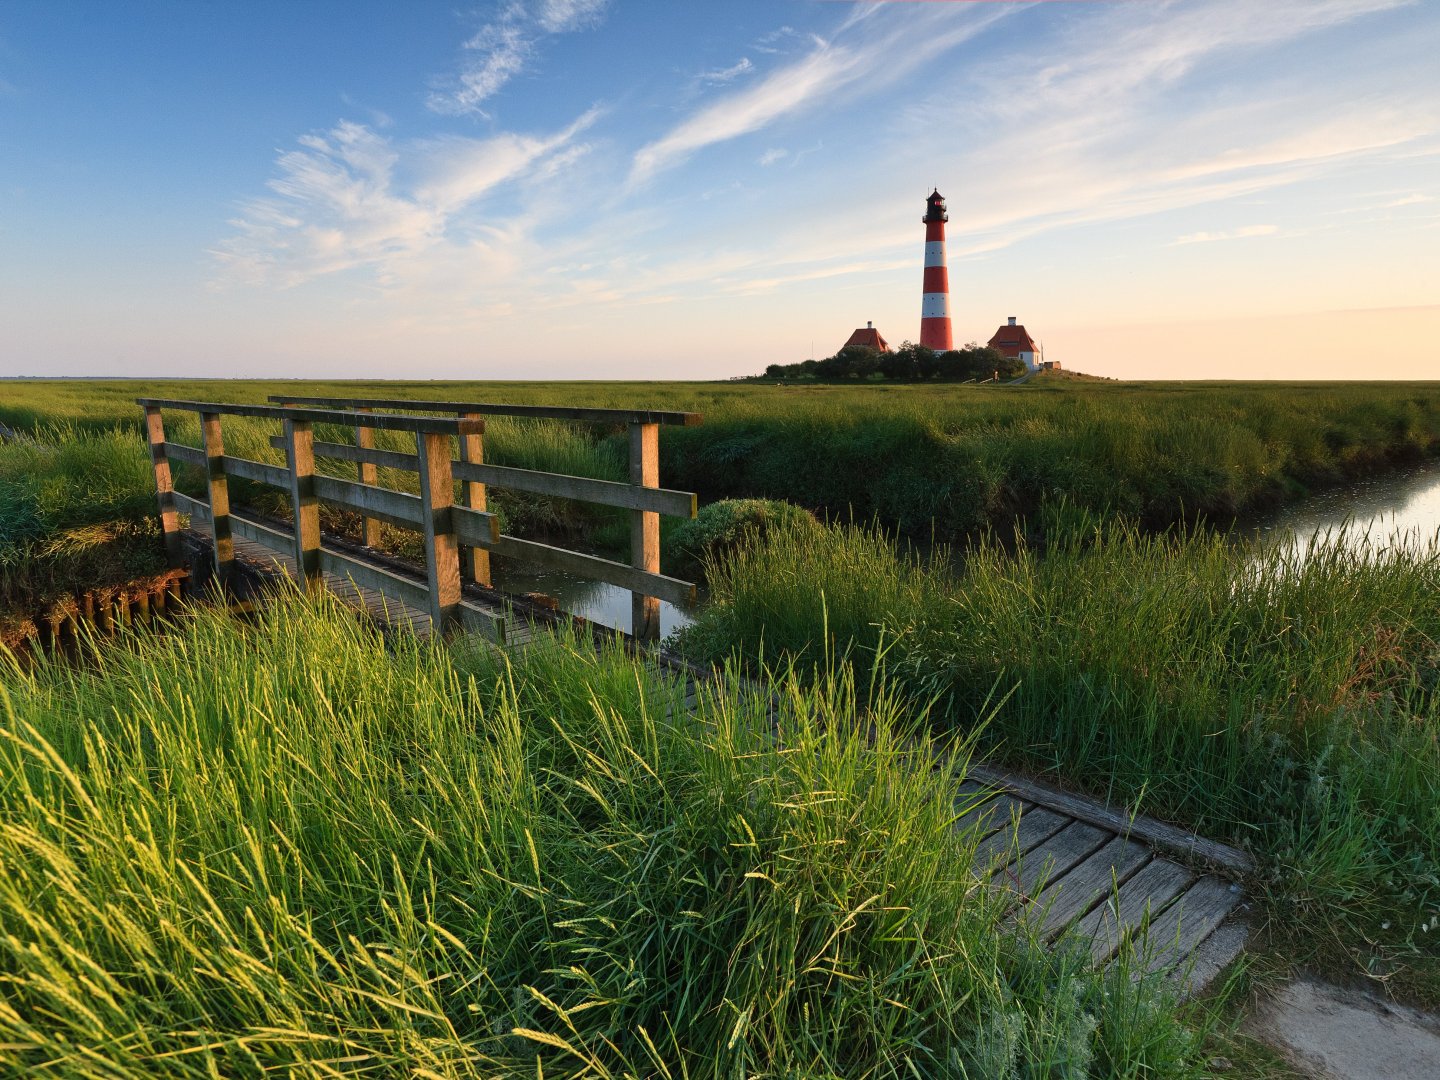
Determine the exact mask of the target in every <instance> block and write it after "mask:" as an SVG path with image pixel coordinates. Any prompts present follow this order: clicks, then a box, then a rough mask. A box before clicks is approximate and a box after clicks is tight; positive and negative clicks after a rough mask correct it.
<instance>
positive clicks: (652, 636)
mask: <svg viewBox="0 0 1440 1080" xmlns="http://www.w3.org/2000/svg"><path fill="white" fill-rule="evenodd" d="M630 483H632V484H637V485H639V486H641V487H651V488H658V487H659V486H660V425H659V424H634V423H632V424H631V425H630ZM630 565H631V566H634V567H636V568H637V569H640V570H645V571H648V572H649V573H652V574H658V573H659V572H660V515H659V514H657V513H655V512H654V511H651V510H632V511H630ZM630 633H631V635H632V636H633V637H635V638H636V639H637V640H640V641H658V640H659V639H660V601H659V600H658V599H657V598H655V597H653V596H645V595H644V594H642V593H638V592H632V593H631V594H630Z"/></svg>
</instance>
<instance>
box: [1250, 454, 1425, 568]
mask: <svg viewBox="0 0 1440 1080" xmlns="http://www.w3.org/2000/svg"><path fill="white" fill-rule="evenodd" d="M1252 528H1253V529H1254V533H1255V535H1256V537H1257V538H1258V539H1260V540H1261V541H1262V542H1265V543H1279V544H1292V545H1295V546H1296V548H1297V549H1299V548H1303V546H1304V545H1305V544H1306V543H1307V542H1308V541H1309V540H1310V538H1311V537H1312V536H1314V535H1316V534H1317V533H1319V534H1320V535H1321V536H1324V535H1325V534H1327V533H1330V534H1339V535H1342V536H1343V539H1344V540H1345V542H1346V544H1347V545H1348V546H1350V547H1352V548H1357V549H1358V548H1368V550H1370V551H1371V552H1373V553H1375V554H1380V553H1383V552H1384V551H1388V550H1391V549H1393V548H1397V547H1400V548H1408V549H1410V550H1413V551H1421V550H1424V549H1425V548H1426V547H1428V546H1429V545H1430V544H1431V543H1432V542H1434V541H1435V539H1436V536H1437V534H1440V463H1436V462H1430V463H1427V464H1425V465H1422V466H1420V467H1418V468H1415V469H1411V470H1406V471H1404V472H1399V473H1390V474H1387V475H1384V476H1379V477H1374V478H1371V479H1367V480H1360V481H1356V482H1355V483H1352V484H1348V485H1346V486H1345V487H1343V488H1337V489H1336V490H1334V491H1327V492H1324V493H1322V494H1319V495H1313V496H1311V497H1310V498H1308V499H1306V500H1304V501H1303V502H1299V503H1296V504H1295V505H1293V506H1288V507H1285V508H1284V509H1282V510H1279V511H1277V512H1276V513H1275V514H1273V515H1271V516H1269V517H1267V518H1265V519H1264V520H1262V521H1261V522H1259V523H1258V524H1256V525H1253V526H1252ZM1342 528H1343V530H1344V532H1343V534H1341V529H1342Z"/></svg>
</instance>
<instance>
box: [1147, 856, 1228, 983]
mask: <svg viewBox="0 0 1440 1080" xmlns="http://www.w3.org/2000/svg"><path fill="white" fill-rule="evenodd" d="M1242 897H1243V894H1242V893H1241V891H1240V886H1238V885H1232V884H1231V883H1230V882H1228V881H1223V880H1221V879H1220V878H1218V877H1215V876H1213V875H1210V874H1207V875H1206V876H1205V877H1202V878H1200V880H1198V881H1196V882H1195V883H1194V884H1193V885H1191V886H1190V888H1188V889H1186V890H1185V892H1184V893H1183V894H1182V895H1181V896H1180V897H1179V898H1178V899H1176V901H1175V902H1174V903H1173V904H1171V905H1170V906H1169V907H1168V908H1166V909H1165V911H1164V913H1163V914H1162V915H1160V916H1159V918H1155V919H1152V920H1151V921H1150V929H1149V931H1148V933H1147V934H1146V936H1145V942H1144V943H1143V948H1142V949H1141V951H1140V953H1139V959H1140V960H1141V962H1142V964H1141V966H1140V970H1143V971H1145V972H1155V971H1161V970H1164V969H1166V968H1170V967H1174V966H1175V965H1176V964H1178V963H1180V962H1181V961H1183V960H1184V959H1185V957H1187V956H1189V955H1190V953H1191V951H1192V950H1194V948H1195V947H1196V946H1197V945H1199V944H1200V942H1201V941H1203V940H1204V939H1205V938H1207V937H1208V936H1209V935H1210V934H1211V932H1212V931H1214V929H1215V928H1216V927H1217V926H1219V925H1220V924H1221V923H1222V922H1224V921H1225V918H1226V916H1228V915H1229V914H1230V912H1232V911H1234V910H1235V908H1236V906H1237V905H1238V904H1239V903H1240V901H1241V899H1242ZM1139 974H1140V971H1139V970H1137V972H1136V975H1137V976H1138V975H1139Z"/></svg>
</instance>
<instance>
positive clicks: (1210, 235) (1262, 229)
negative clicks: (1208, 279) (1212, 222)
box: [1171, 225, 1280, 247]
mask: <svg viewBox="0 0 1440 1080" xmlns="http://www.w3.org/2000/svg"><path fill="white" fill-rule="evenodd" d="M1279 231H1280V226H1278V225H1244V226H1241V227H1240V228H1238V229H1227V230H1225V231H1223V232H1197V233H1187V234H1185V235H1184V236H1177V237H1176V238H1175V240H1174V243H1173V244H1172V245H1171V246H1172V247H1180V246H1183V245H1185V244H1213V243H1215V242H1216V241H1219V240H1248V239H1250V238H1252V237H1256V236H1274V235H1276V234H1277V233H1278V232H1279Z"/></svg>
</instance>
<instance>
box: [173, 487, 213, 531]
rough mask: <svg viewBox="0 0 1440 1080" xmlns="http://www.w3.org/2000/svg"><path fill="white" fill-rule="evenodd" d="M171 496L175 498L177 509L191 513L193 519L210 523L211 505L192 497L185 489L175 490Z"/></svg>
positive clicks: (184, 512) (183, 512)
mask: <svg viewBox="0 0 1440 1080" xmlns="http://www.w3.org/2000/svg"><path fill="white" fill-rule="evenodd" d="M171 497H172V498H173V499H174V500H175V509H176V510H178V511H179V512H180V513H182V514H189V515H190V517H191V518H192V519H194V520H196V521H203V522H204V523H205V524H207V525H208V524H209V523H210V507H208V506H207V505H205V503H203V502H202V501H200V500H199V499H192V498H191V497H190V496H189V495H186V494H185V493H184V492H183V491H173V492H171Z"/></svg>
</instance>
